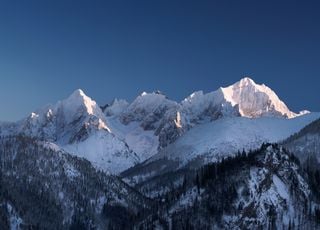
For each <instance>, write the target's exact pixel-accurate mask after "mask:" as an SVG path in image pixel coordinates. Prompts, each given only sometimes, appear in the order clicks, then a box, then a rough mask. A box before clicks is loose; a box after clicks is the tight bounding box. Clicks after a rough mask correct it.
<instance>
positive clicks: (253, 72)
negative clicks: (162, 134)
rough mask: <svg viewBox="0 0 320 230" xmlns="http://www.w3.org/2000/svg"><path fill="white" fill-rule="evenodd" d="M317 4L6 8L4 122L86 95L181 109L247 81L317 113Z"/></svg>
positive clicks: (16, 4)
mask: <svg viewBox="0 0 320 230" xmlns="http://www.w3.org/2000/svg"><path fill="white" fill-rule="evenodd" d="M317 2H319V1H292V0H291V1H280V0H277V1H269V0H268V1H245V0H241V1H239V0H236V1H224V0H220V1H214V0H212V1H202V0H201V1H186V0H184V1H174V0H170V1H165V0H161V1H160V0H159V1H156V0H146V1H139V0H134V1H132V0H128V1H121V0H114V1H98V0H95V1H91V0H87V1H81V0H74V1H69V0H63V1H58V0H54V1H43V0H39V1H34V0H28V1H21V0H20V1H15V0H10V1H9V0H6V1H1V2H0V98H1V106H0V120H16V119H20V118H22V117H24V116H25V115H27V114H28V113H30V112H31V111H33V110H35V109H36V108H38V107H41V106H43V105H45V104H47V103H54V102H56V101H57V100H59V99H62V98H65V97H67V96H68V95H69V94H70V93H71V92H72V91H73V90H75V89H77V88H82V89H83V90H84V91H85V92H86V93H87V94H88V95H89V96H91V97H92V98H94V99H95V100H96V101H97V102H98V103H100V104H104V103H106V102H108V101H110V100H112V99H113V98H114V97H120V98H126V99H128V100H132V99H133V98H134V97H135V96H136V95H137V94H138V93H140V92H141V91H153V90H156V89H159V90H161V91H163V92H164V93H165V94H166V95H167V96H168V97H169V98H172V99H175V100H181V99H182V98H184V97H185V96H187V95H188V94H190V93H191V92H193V91H195V90H199V89H202V90H204V91H205V92H208V91H212V90H215V89H217V88H218V87H219V86H226V85H228V84H231V83H233V82H235V81H237V80H238V79H240V78H241V77H242V76H244V75H250V76H251V77H252V78H253V79H254V80H255V81H256V82H258V83H265V84H267V85H268V86H270V87H271V88H272V89H274V90H275V91H276V92H277V93H278V95H279V96H280V97H281V98H282V99H283V100H284V101H285V102H286V103H287V104H288V106H289V107H290V108H291V109H292V110H295V111H298V110H300V109H309V110H313V111H319V110H320V109H319V105H320V100H319V94H320V13H319V12H320V5H319V4H318V3H317Z"/></svg>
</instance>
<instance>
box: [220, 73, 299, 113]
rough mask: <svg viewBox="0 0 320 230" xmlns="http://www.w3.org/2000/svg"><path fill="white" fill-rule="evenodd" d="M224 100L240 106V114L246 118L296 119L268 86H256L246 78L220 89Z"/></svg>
mask: <svg viewBox="0 0 320 230" xmlns="http://www.w3.org/2000/svg"><path fill="white" fill-rule="evenodd" d="M220 90H221V92H222V94H223V97H224V99H225V100H226V101H227V102H230V103H231V105H232V106H235V105H239V112H240V114H241V115H242V116H245V117H251V118H254V117H260V116H281V117H287V118H293V117H296V116H297V114H295V113H293V112H291V111H290V110H289V109H288V107H287V106H286V105H285V103H284V102H283V101H281V100H280V99H279V97H278V96H277V95H276V93H275V92H274V91H273V90H272V89H270V88H269V87H267V86H266V85H264V84H262V85H259V84H256V83H255V82H254V81H253V80H252V79H251V78H249V77H245V78H243V79H241V80H240V81H238V82H236V83H235V84H233V85H230V86H228V87H225V88H220Z"/></svg>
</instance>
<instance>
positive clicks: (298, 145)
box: [282, 119, 320, 168]
mask: <svg viewBox="0 0 320 230" xmlns="http://www.w3.org/2000/svg"><path fill="white" fill-rule="evenodd" d="M282 144H283V145H284V146H285V147H286V148H287V149H289V150H290V151H291V152H292V153H294V154H295V155H296V156H297V157H299V159H300V160H301V161H302V162H303V163H306V164H308V165H309V166H310V167H316V168H320V119H318V120H316V121H314V122H312V123H311V124H308V125H307V126H306V127H304V128H303V129H302V130H301V131H299V132H297V133H296V134H294V135H292V136H291V137H289V138H288V139H287V140H285V141H284V142H283V143H282Z"/></svg>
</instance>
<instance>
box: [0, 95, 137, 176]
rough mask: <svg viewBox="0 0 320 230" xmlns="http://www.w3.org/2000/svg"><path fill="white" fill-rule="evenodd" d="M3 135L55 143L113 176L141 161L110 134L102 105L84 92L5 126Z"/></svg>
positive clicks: (2, 129) (123, 143)
mask: <svg viewBox="0 0 320 230" xmlns="http://www.w3.org/2000/svg"><path fill="white" fill-rule="evenodd" d="M1 134H2V135H4V134H6V135H18V134H20V135H21V134H22V135H25V136H29V137H34V138H37V139H40V140H46V141H50V142H53V143H55V144H56V145H58V146H59V147H60V148H62V149H65V150H66V151H68V152H70V153H72V154H74V155H77V156H80V157H84V158H86V159H88V160H89V161H91V162H92V163H93V164H94V165H95V166H96V167H98V168H99V169H102V170H105V171H107V172H110V173H119V172H121V171H122V170H124V169H127V168H128V167H131V166H133V165H134V164H136V163H138V162H139V157H138V156H137V155H136V154H135V153H134V152H133V151H132V150H130V149H129V148H128V145H127V144H126V143H125V142H124V141H122V140H120V139H119V138H118V137H116V136H115V135H114V134H113V133H112V132H111V130H110V128H109V127H108V125H107V122H106V118H105V115H104V113H103V112H102V110H101V109H100V107H99V105H98V104H97V103H96V102H95V101H94V100H92V99H91V98H90V97H88V96H86V95H85V93H84V92H83V91H82V90H76V91H74V92H73V93H72V94H71V95H70V96H69V97H68V98H67V99H64V100H62V101H59V102H57V103H56V104H55V105H48V106H46V107H44V108H42V109H39V110H38V111H36V112H34V113H32V114H31V115H30V116H29V117H27V118H25V119H23V120H21V121H19V122H17V123H13V124H4V125H3V126H2V128H1Z"/></svg>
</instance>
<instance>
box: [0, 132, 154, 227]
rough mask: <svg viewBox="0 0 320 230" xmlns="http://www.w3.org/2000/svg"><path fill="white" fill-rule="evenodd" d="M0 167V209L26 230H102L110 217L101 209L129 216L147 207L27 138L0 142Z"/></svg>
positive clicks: (78, 162) (117, 183)
mask: <svg viewBox="0 0 320 230" xmlns="http://www.w3.org/2000/svg"><path fill="white" fill-rule="evenodd" d="M0 164H1V170H0V174H1V177H0V180H1V183H0V185H1V186H0V206H1V207H2V208H3V209H2V210H3V211H4V213H6V214H7V216H10V213H12V212H10V209H14V210H15V213H16V215H17V218H16V219H17V220H20V222H21V225H23V226H24V227H25V228H27V229H31V228H32V229H34V228H37V229H69V227H74V228H75V229H79V228H81V227H82V228H81V229H91V228H100V229H103V228H105V226H106V225H107V223H108V220H109V221H112V216H113V213H108V212H107V211H106V210H107V208H108V209H111V208H112V207H123V208H122V209H124V210H127V212H128V214H129V213H132V215H135V213H137V212H138V211H139V212H140V211H141V210H143V209H145V208H150V205H151V204H152V203H151V201H150V200H148V199H146V198H144V196H142V195H141V194H139V193H137V192H136V191H134V190H133V189H132V188H130V187H129V186H127V185H126V184H125V183H123V182H122V181H121V180H119V179H118V178H116V177H113V176H107V175H106V174H105V173H103V172H101V171H97V170H96V169H95V168H93V167H92V165H91V164H90V162H88V161H87V160H84V159H81V158H78V157H74V156H72V155H70V154H68V153H66V152H64V151H62V150H57V149H56V147H55V146H54V145H52V144H50V143H47V142H41V141H37V140H36V139H31V138H29V137H23V136H16V137H7V138H1V139H0ZM8 207H11V208H8ZM0 213H1V211H0ZM119 214H120V213H119ZM110 218H111V219H110ZM11 226H12V225H11ZM20 227H21V226H20Z"/></svg>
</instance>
